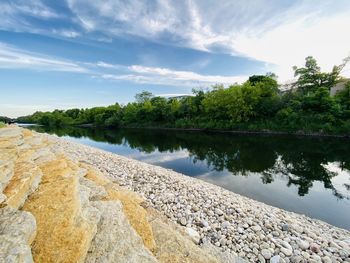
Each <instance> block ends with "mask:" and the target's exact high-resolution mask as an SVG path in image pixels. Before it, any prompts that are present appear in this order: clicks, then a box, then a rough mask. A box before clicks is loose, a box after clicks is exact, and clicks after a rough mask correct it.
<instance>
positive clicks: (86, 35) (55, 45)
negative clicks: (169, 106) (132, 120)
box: [0, 0, 350, 117]
mask: <svg viewBox="0 0 350 263" xmlns="http://www.w3.org/2000/svg"><path fill="white" fill-rule="evenodd" d="M309 55H311V56H314V57H315V58H316V59H317V60H318V62H319V64H320V66H321V68H322V70H325V71H326V70H330V69H331V68H332V67H333V66H334V65H338V64H341V62H342V59H343V58H345V57H346V56H348V55H350V1H349V0H173V1H170V0H152V1H151V0H103V1H102V0H101V1H98V0H61V1H55V0H1V1H0V116H1V115H5V116H9V117H17V116H22V115H27V114H31V113H33V112H35V111H38V110H40V111H50V110H54V109H67V108H85V107H93V106H102V105H110V104H114V103H116V102H118V103H121V104H125V103H128V102H130V101H133V100H134V96H135V94H136V93H138V92H141V91H142V90H147V91H150V92H152V93H153V94H155V95H162V96H163V95H165V96H170V95H172V94H189V93H191V90H192V89H193V88H209V87H211V86H212V85H215V84H224V85H226V86H227V85H230V84H233V83H241V82H244V81H245V80H247V78H248V77H249V76H250V75H253V74H266V73H267V72H274V73H276V74H277V75H278V80H279V82H280V83H283V82H286V81H288V80H291V79H292V78H293V70H292V67H293V66H294V65H296V66H302V65H303V63H304V60H305V57H306V56H309ZM342 74H343V75H344V76H350V67H349V66H348V67H347V68H345V69H344V71H343V72H342Z"/></svg>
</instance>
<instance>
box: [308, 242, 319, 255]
mask: <svg viewBox="0 0 350 263" xmlns="http://www.w3.org/2000/svg"><path fill="white" fill-rule="evenodd" d="M310 250H311V251H312V252H314V253H318V252H320V246H319V245H317V244H316V243H311V244H310Z"/></svg>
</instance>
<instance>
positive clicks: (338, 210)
mask: <svg viewBox="0 0 350 263" xmlns="http://www.w3.org/2000/svg"><path fill="white" fill-rule="evenodd" d="M30 128H31V129H34V130H36V131H38V132H46V133H50V134H56V135H58V136H62V137H64V138H66V139H68V140H71V141H74V142H79V143H82V144H86V145H90V146H93V147H96V148H101V149H104V150H106V151H109V152H113V153H116V154H120V155H123V156H126V157H130V158H133V159H137V160H140V161H143V162H146V163H150V164H155V165H159V166H162V167H165V168H169V169H172V170H174V171H177V172H180V173H183V174H185V175H187V176H191V177H195V178H198V179H200V180H204V181H206V182H210V183H212V184H216V185H219V186H221V187H223V188H226V189H228V190H230V191H232V192H235V193H238V194H241V195H244V196H247V197H249V198H252V199H255V200H258V201H261V202H264V203H266V204H269V205H273V206H276V207H280V208H283V209H285V210H288V211H293V212H297V213H301V214H305V215H308V216H310V217H313V218H318V219H321V220H323V221H326V222H328V223H330V224H332V225H335V226H338V227H342V228H345V229H348V230H350V140H349V139H342V138H318V137H298V136H286V135H256V134H254V135H252V134H246V135H244V134H231V133H219V132H217V133H215V132H199V131H174V130H148V129H102V128H99V129H97V128H77V127H67V128H59V129H58V128H57V129H53V128H48V127H43V126H30Z"/></svg>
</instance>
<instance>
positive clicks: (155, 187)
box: [56, 137, 350, 263]
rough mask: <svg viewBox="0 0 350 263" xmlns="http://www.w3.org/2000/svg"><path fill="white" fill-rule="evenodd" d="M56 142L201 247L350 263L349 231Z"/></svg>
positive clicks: (266, 258)
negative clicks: (162, 216) (183, 231)
mask: <svg viewBox="0 0 350 263" xmlns="http://www.w3.org/2000/svg"><path fill="white" fill-rule="evenodd" d="M56 138H57V137H56ZM56 140H57V142H56V144H57V145H60V147H61V148H63V149H64V150H65V152H66V153H67V154H68V155H69V156H71V158H74V159H77V160H80V161H83V162H85V163H89V164H90V165H93V166H95V167H97V168H98V169H99V170H100V171H101V172H102V173H103V174H104V175H105V176H106V177H107V178H108V179H110V180H112V181H113V182H117V183H118V184H119V185H122V186H124V187H127V188H128V189H130V190H132V191H134V192H137V193H138V194H139V195H141V196H142V197H143V198H144V199H145V200H147V204H149V205H150V206H151V207H153V208H155V209H156V210H157V211H160V212H162V213H163V214H164V215H165V216H166V217H167V218H169V219H170V220H171V221H173V222H174V223H177V224H178V225H179V226H182V227H183V228H184V229H185V231H187V233H189V234H190V235H191V236H192V237H193V239H194V241H195V242H196V243H199V244H200V245H201V246H204V247H205V246H207V245H208V244H213V245H215V246H216V247H218V248H220V249H222V250H225V251H230V252H233V253H236V254H237V255H238V256H239V257H241V258H244V259H245V260H248V261H250V262H261V263H264V262H273V263H277V262H286V263H288V262H292V263H300V262H310V263H313V262H324V263H331V262H350V232H349V231H347V230H344V229H340V228H337V227H334V226H331V225H329V224H327V223H325V222H322V221H319V220H315V219H311V218H309V217H306V216H304V215H300V214H296V213H292V212H287V211H285V210H282V209H279V208H276V207H272V206H268V205H266V204H263V203H261V202H257V201H254V200H252V199H249V198H246V197H243V196H241V195H238V194H235V193H232V192H229V191H226V190H224V189H222V188H220V187H218V186H215V185H212V184H208V183H205V182H203V181H200V180H197V179H194V178H191V177H188V176H184V175H182V174H179V173H176V172H174V171H171V170H168V169H164V168H161V167H157V166H154V165H149V164H146V163H142V162H139V161H136V160H132V159H128V158H125V157H122V156H118V155H116V154H113V153H109V152H105V151H102V150H98V149H95V148H92V147H88V146H84V145H80V144H76V143H73V142H68V141H66V140H63V139H59V138H57V139H56ZM324 209H325V210H327V207H324ZM334 216H336V215H334ZM349 220H350V218H349Z"/></svg>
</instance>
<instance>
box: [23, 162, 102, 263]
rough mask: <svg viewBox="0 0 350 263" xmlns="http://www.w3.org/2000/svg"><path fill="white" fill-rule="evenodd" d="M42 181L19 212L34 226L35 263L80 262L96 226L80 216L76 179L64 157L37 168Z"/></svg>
mask: <svg viewBox="0 0 350 263" xmlns="http://www.w3.org/2000/svg"><path fill="white" fill-rule="evenodd" d="M40 168H41V170H42V172H43V177H42V181H41V184H40V185H39V187H38V189H37V190H36V191H35V192H34V193H33V194H32V195H31V196H30V197H29V198H28V200H27V201H26V202H25V204H24V206H23V210H25V211H28V212H31V213H32V214H33V215H34V217H35V219H36V222H37V235H36V237H35V239H34V242H33V244H32V253H33V258H34V261H35V262H67V263H70V262H83V261H84V259H85V256H86V253H87V251H88V249H89V246H90V243H91V240H92V238H93V236H94V234H95V232H96V225H94V226H93V225H91V224H90V222H89V221H88V220H87V219H85V218H84V217H83V215H82V207H81V201H80V197H79V183H78V180H79V176H78V175H77V171H78V169H77V167H74V166H73V165H72V164H71V163H70V162H68V161H67V160H66V159H65V158H64V157H61V158H59V159H57V160H54V161H51V162H48V163H45V164H44V165H42V166H40Z"/></svg>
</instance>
